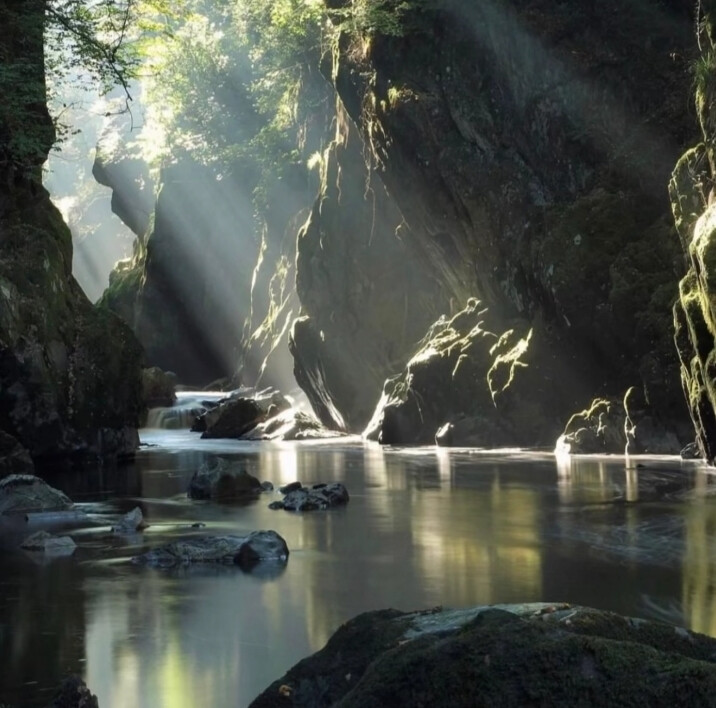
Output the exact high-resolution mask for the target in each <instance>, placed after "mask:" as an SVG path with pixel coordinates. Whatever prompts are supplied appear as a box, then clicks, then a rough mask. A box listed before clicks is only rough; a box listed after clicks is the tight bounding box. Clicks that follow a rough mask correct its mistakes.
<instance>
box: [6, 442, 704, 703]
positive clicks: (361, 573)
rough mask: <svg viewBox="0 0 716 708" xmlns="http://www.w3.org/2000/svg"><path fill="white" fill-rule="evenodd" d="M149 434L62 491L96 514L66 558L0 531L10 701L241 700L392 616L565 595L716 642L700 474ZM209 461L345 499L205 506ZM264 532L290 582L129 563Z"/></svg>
mask: <svg viewBox="0 0 716 708" xmlns="http://www.w3.org/2000/svg"><path fill="white" fill-rule="evenodd" d="M143 440H144V441H145V442H148V443H152V444H154V445H155V447H152V448H149V449H146V450H143V451H142V452H140V454H139V455H138V457H137V460H136V463H135V464H134V465H132V466H129V467H126V468H122V469H120V470H118V471H106V470H105V471H102V470H96V471H90V472H83V473H81V474H80V473H74V474H64V475H62V476H59V477H57V478H54V479H53V480H52V482H53V483H54V484H55V485H56V486H60V487H61V488H63V489H64V490H65V491H66V492H67V493H68V494H69V495H70V496H71V497H72V498H73V499H74V500H75V501H77V502H81V503H83V504H86V505H87V506H86V507H85V508H86V509H87V510H88V511H89V512H90V516H91V519H92V525H91V526H87V525H85V527H84V528H80V529H77V528H74V529H71V530H70V533H71V535H72V537H73V538H74V540H75V541H76V542H77V544H78V548H77V551H76V552H75V554H74V556H72V557H71V558H66V559H57V560H54V561H52V562H40V561H38V560H37V559H33V558H31V557H30V556H29V555H28V554H25V553H22V552H18V551H13V550H9V549H8V547H9V546H11V545H12V543H13V541H14V539H15V538H16V537H17V535H18V534H26V533H27V529H14V528H10V529H8V528H5V529H4V531H3V530H2V529H0V531H2V533H0V545H3V546H5V548H4V550H3V549H2V548H0V665H1V666H2V667H3V668H2V671H1V672H0V703H2V702H3V701H5V702H6V703H9V704H11V705H15V706H35V705H44V704H45V703H47V701H48V700H49V697H50V696H51V695H52V693H53V691H54V690H55V688H56V687H57V685H58V684H59V682H60V680H61V678H62V677H63V676H64V675H66V674H67V673H79V674H81V675H82V676H83V677H84V678H85V680H86V681H87V683H88V685H89V686H90V688H91V689H92V691H93V692H94V693H96V694H97V696H98V698H99V702H100V706H101V708H125V707H129V706H133V707H135V706H136V707H140V708H141V707H147V708H149V707H151V708H185V707H186V708H194V707H196V706H213V707H214V708H227V707H229V706H231V707H232V708H235V707H236V706H240V707H241V706H247V705H248V704H249V702H250V701H251V699H252V698H254V697H255V696H256V695H257V694H258V693H259V692H260V691H261V690H262V689H263V688H264V687H265V686H267V685H268V684H269V683H270V682H271V681H273V680H274V679H276V678H278V677H279V676H280V675H281V674H282V673H283V672H284V671H285V670H286V669H288V668H289V667H290V666H291V665H292V664H294V663H295V662H296V661H297V660H298V659H300V658H301V657H303V656H305V655H307V654H309V653H311V652H313V651H315V650H317V649H319V648H320V647H321V646H323V644H324V643H325V642H326V640H327V639H328V637H329V636H330V635H331V634H332V633H333V632H334V631H335V630H336V629H337V628H338V626H339V625H340V624H341V623H342V622H344V621H346V620H347V619H349V618H350V617H352V616H354V615H355V614H357V613H358V612H362V611H365V610H373V609H378V608H384V607H397V608H400V609H405V610H410V609H417V608H424V607H431V606H435V605H444V606H453V607H459V606H467V605H475V604H485V603H493V602H523V601H525V602H527V601H538V600H545V601H558V600H559V601H568V602H575V603H582V604H587V605H593V606H595V607H600V608H606V609H610V610H616V611H618V612H621V613H625V614H628V615H636V616H642V617H650V618H658V619H662V620H664V621H669V622H675V623H680V624H684V625H686V626H687V627H690V628H692V629H695V630H697V631H700V632H705V633H707V634H711V635H714V636H716V477H713V476H712V475H711V474H710V473H709V472H707V471H706V470H705V469H703V468H701V467H699V466H696V465H694V464H693V463H682V462H681V461H680V460H678V459H676V458H661V459H648V458H639V459H636V460H631V461H630V467H629V468H628V469H627V467H626V466H625V461H624V460H623V459H620V458H601V459H595V458H581V459H572V460H571V461H562V462H560V461H556V460H555V458H554V457H553V456H552V455H549V454H539V453H524V452H509V451H503V452H495V453H486V452H476V451H458V450H454V451H447V450H436V449H433V448H422V449H409V450H404V449H381V448H379V447H377V446H374V445H367V444H366V445H364V444H363V443H361V442H348V443H342V444H337V443H335V442H332V443H325V442H324V443H313V444H308V443H238V442H225V441H220V442H217V441H203V440H200V439H198V437H197V436H196V435H195V434H190V433H183V432H181V433H179V432H171V431H144V435H143ZM212 453H214V454H216V453H218V454H222V455H227V456H232V457H235V458H237V459H240V460H242V461H244V462H245V465H246V467H247V469H248V470H249V471H250V472H251V473H252V474H254V475H256V476H257V477H259V478H260V479H262V480H270V481H272V482H273V483H274V484H275V485H276V486H277V487H278V486H279V485H280V484H285V483H288V482H292V481H294V480H296V479H299V480H301V481H302V482H304V483H312V482H328V481H333V480H338V481H342V482H344V483H345V484H346V486H347V487H348V489H349V491H350V494H351V501H350V504H349V505H348V506H347V507H346V508H344V509H339V510H334V511H330V512H314V513H308V514H305V515H299V514H293V513H287V512H283V511H271V510H269V509H268V508H267V504H268V503H269V502H270V501H271V500H272V499H273V498H280V495H279V494H278V492H276V493H275V495H276V496H275V497H274V496H272V495H271V494H265V495H263V496H262V497H260V498H259V499H258V501H256V502H252V503H249V504H245V505H238V504H222V505H219V504H215V503H208V502H191V501H189V500H187V499H186V496H185V490H186V487H187V483H188V481H189V478H190V477H191V475H192V473H193V472H194V470H195V469H196V468H197V467H198V466H199V465H200V464H201V462H202V460H203V459H204V458H205V457H206V455H208V454H212ZM637 462H638V463H639V465H640V466H639V467H636V466H635V465H636V463H637ZM137 504H138V505H139V506H141V508H142V510H143V512H144V514H145V517H146V519H147V521H148V522H149V523H150V524H151V527H150V528H149V529H148V530H147V531H146V532H145V533H144V534H143V535H136V536H133V537H129V538H115V537H113V536H112V535H111V534H110V533H109V524H110V523H111V522H112V520H113V519H114V518H116V514H118V513H120V512H124V511H127V510H129V509H131V508H132V507H134V506H136V505H137ZM198 521H201V522H204V523H206V528H204V529H202V530H201V531H197V530H195V529H192V528H191V527H190V524H191V523H193V522H198ZM269 528H272V529H275V530H276V531H278V532H279V533H280V534H281V535H283V536H284V537H285V538H286V541H287V542H288V546H289V548H290V549H291V556H290V558H289V561H288V564H287V566H286V567H285V568H284V569H281V570H278V569H276V568H275V567H274V568H269V569H267V570H261V569H258V570H256V571H254V572H253V573H251V574H246V573H243V572H242V571H241V570H239V569H238V568H235V567H192V568H188V569H181V570H175V571H169V572H167V571H158V570H153V569H150V568H143V567H138V566H134V565H132V564H130V563H129V562H128V559H129V558H130V557H131V556H132V555H136V554H137V553H139V552H141V551H143V550H146V548H148V547H150V546H152V545H156V544H159V543H164V542H167V541H169V540H172V539H174V538H177V537H178V536H181V535H187V534H196V533H207V532H208V533H235V534H244V533H248V532H249V531H252V530H256V529H269Z"/></svg>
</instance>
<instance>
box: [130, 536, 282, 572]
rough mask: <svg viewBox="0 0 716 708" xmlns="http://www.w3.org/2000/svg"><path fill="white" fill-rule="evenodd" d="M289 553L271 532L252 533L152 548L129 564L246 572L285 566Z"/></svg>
mask: <svg viewBox="0 0 716 708" xmlns="http://www.w3.org/2000/svg"><path fill="white" fill-rule="evenodd" d="M288 555H289V550H288V546H287V545H286V541H285V540H284V539H283V538H282V537H281V536H280V535H279V534H277V533H276V532H275V531H254V532H252V533H250V534H249V535H248V536H194V537H191V538H186V539H180V540H178V541H174V542H172V543H169V544H167V545H166V546H161V547H160V548H154V549H152V550H151V551H147V553H144V554H142V555H141V556H135V557H134V558H132V562H133V563H136V564H139V565H148V566H152V567H155V568H170V567H172V566H181V565H188V564H190V563H224V564H230V563H234V564H236V565H240V566H241V567H242V568H250V567H252V566H253V565H255V564H256V563H259V562H261V561H275V562H281V563H285V562H286V561H287V560H288Z"/></svg>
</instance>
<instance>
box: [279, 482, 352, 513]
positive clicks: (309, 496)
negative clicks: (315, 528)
mask: <svg viewBox="0 0 716 708" xmlns="http://www.w3.org/2000/svg"><path fill="white" fill-rule="evenodd" d="M296 485H298V486H296ZM284 490H286V491H284ZM280 491H281V492H282V493H283V494H285V495H286V496H285V497H284V498H283V501H274V502H271V504H269V508H270V509H284V510H286V511H315V510H317V509H329V508H331V507H335V506H344V505H345V504H347V503H348V502H349V501H350V496H349V495H348V490H347V489H346V488H345V486H344V485H343V484H341V483H340V482H332V483H331V484H314V485H313V486H311V487H303V486H301V483H300V482H292V483H291V484H289V485H287V486H286V487H281V490H280Z"/></svg>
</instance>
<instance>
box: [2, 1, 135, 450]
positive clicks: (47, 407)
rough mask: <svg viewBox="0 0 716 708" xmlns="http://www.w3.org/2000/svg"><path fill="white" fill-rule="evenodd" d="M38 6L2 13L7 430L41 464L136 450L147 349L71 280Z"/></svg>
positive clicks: (38, 3) (4, 395)
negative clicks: (51, 161) (50, 168)
mask: <svg viewBox="0 0 716 708" xmlns="http://www.w3.org/2000/svg"><path fill="white" fill-rule="evenodd" d="M44 13H45V4H44V2H41V1H40V0H29V1H28V2H23V3H8V4H6V5H4V6H3V7H2V8H0V66H2V71H1V72H0V93H2V95H3V96H4V100H3V106H2V108H0V431H3V432H5V433H6V434H8V435H10V436H12V437H14V438H15V439H16V440H18V441H19V443H20V444H21V445H22V446H24V447H25V448H26V449H27V450H28V451H29V452H30V453H31V455H32V457H33V458H34V459H35V460H36V461H38V460H42V459H45V458H55V457H57V456H58V455H75V454H81V453H88V452H89V453H96V454H100V455H105V454H115V453H119V454H121V453H128V452H132V451H133V450H134V449H135V447H136V445H137V442H138V438H137V433H136V428H137V425H138V422H139V415H140V410H141V407H142V402H141V384H140V365H141V358H142V352H141V348H140V346H139V344H138V342H137V341H136V339H135V338H134V336H133V334H132V332H131V331H130V329H129V328H128V327H127V326H126V325H124V324H123V323H122V322H121V321H120V319H119V318H118V317H116V316H115V315H113V314H112V313H109V312H105V311H100V310H97V309H95V308H94V307H93V306H92V304H91V303H90V302H89V301H88V300H87V298H86V297H85V295H84V294H83V293H82V291H81V289H80V287H79V285H78V284H77V282H76V281H75V280H74V278H73V277H72V239H71V235H70V232H69V229H68V228H67V226H66V225H65V224H64V223H63V221H62V218H61V216H60V214H59V212H58V211H57V209H56V208H55V207H54V206H53V205H52V203H51V201H50V199H49V196H48V194H47V192H46V191H45V189H44V188H43V187H42V184H41V168H42V163H43V162H44V161H45V159H46V157H47V154H48V152H49V150H50V149H51V147H52V144H53V142H54V138H55V135H54V129H53V125H52V121H51V120H50V116H49V114H48V112H47V107H46V93H45V79H44V61H43V21H44V16H45V14H44Z"/></svg>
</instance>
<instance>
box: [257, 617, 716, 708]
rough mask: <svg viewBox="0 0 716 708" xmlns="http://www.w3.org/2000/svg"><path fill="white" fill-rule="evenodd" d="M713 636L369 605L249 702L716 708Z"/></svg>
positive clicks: (642, 625) (605, 622)
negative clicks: (370, 608)
mask: <svg viewBox="0 0 716 708" xmlns="http://www.w3.org/2000/svg"><path fill="white" fill-rule="evenodd" d="M714 657H716V639H712V638H710V637H706V636H703V635H699V634H696V633H693V632H689V631H687V630H684V629H681V628H677V627H673V626H670V625H665V624H659V623H656V622H650V621H646V620H633V619H630V618H626V617H622V616H620V615H617V614H614V613H611V612H603V611H601V610H594V609H590V608H584V607H573V606H570V605H567V604H554V605H549V604H544V603H534V604H525V605H494V606H484V607H474V608H468V609H463V610H442V609H441V608H436V609H434V610H428V611H425V612H413V613H403V612H399V611H398V610H380V611H377V612H368V613H365V614H362V615H359V616H358V617H356V618H354V619H352V620H351V621H349V622H347V623H346V624H344V625H343V626H342V627H341V628H340V629H338V631H337V632H336V633H335V634H334V635H333V636H332V637H331V638H330V639H329V641H328V644H327V645H326V646H325V647H324V648H323V649H321V650H320V651H319V652H317V653H316V654H314V655H312V656H310V657H308V658H306V659H303V660H302V661H301V662H299V663H298V664H296V666H294V667H293V668H292V669H290V670H289V671H288V672H287V673H286V674H285V675H284V676H283V677H281V678H280V679H278V680H277V681H275V682H274V683H273V684H271V686H269V687H268V688H267V689H266V690H265V691H264V692H263V693H262V694H261V695H260V696H259V697H258V698H256V699H255V700H254V702H253V703H252V704H251V708H274V707H276V708H277V707H278V706H305V705H310V706H312V707H313V708H323V707H325V708H328V707H329V706H334V705H340V706H341V708H353V707H355V708H359V707H360V708H362V707H363V706H391V707H395V708H402V707H403V706H405V707H406V708H407V707H408V706H410V707H411V708H412V707H413V706H418V705H425V706H428V705H429V706H445V707H446V708H447V707H448V706H449V707H450V708H453V707H457V708H460V707H464V708H467V707H468V706H469V707H470V708H473V707H474V706H514V707H515V708H517V707H518V706H525V705H544V706H547V705H549V706H565V707H566V706H573V705H581V706H605V707H606V706H611V705H621V706H635V707H636V706H643V705H649V706H663V707H664V708H667V707H668V708H671V707H672V706H675V705H704V706H713V705H715V704H716V701H715V700H714V695H716V694H715V693H714V691H715V690H716V663H714Z"/></svg>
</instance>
